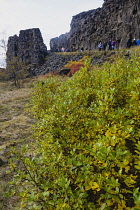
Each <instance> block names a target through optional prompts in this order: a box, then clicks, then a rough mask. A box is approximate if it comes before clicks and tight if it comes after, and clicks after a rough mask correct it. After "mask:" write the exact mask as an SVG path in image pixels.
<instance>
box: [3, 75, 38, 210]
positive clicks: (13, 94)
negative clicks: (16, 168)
mask: <svg viewBox="0 0 140 210" xmlns="http://www.w3.org/2000/svg"><path fill="white" fill-rule="evenodd" d="M34 81H35V82H36V81H37V79H35V80H26V81H24V85H23V86H22V88H20V89H17V88H16V87H14V86H13V84H12V83H11V82H0V209H1V210H13V209H15V203H18V199H17V197H15V196H13V197H6V195H5V192H7V191H9V189H10V186H9V184H8V182H9V181H10V180H11V179H12V176H11V175H9V174H6V171H7V170H8V168H9V166H8V161H9V159H10V155H9V151H10V147H11V146H14V147H15V148H16V149H19V148H20V147H21V146H22V145H23V144H25V143H26V142H30V141H31V140H32V129H31V127H32V125H33V122H34V120H33V119H32V118H31V116H30V115H29V113H28V112H27V111H26V106H27V104H30V98H31V87H32V86H33V85H32V82H34ZM16 205H17V204H16Z"/></svg>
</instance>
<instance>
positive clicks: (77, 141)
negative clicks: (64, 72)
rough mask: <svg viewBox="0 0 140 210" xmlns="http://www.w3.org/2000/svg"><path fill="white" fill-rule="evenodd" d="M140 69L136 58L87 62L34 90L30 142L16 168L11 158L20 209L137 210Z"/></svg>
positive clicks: (20, 156) (139, 165)
mask: <svg viewBox="0 0 140 210" xmlns="http://www.w3.org/2000/svg"><path fill="white" fill-rule="evenodd" d="M139 72H140V59H139V58H138V57H135V56H133V57H132V59H131V60H125V59H123V58H118V59H117V61H116V62H114V63H112V64H109V63H105V64H104V65H103V66H102V67H98V68H97V67H92V68H91V66H90V60H89V59H88V60H86V61H85V64H84V67H82V68H81V70H80V71H79V72H77V73H76V74H75V75H74V76H73V77H72V78H67V79H66V80H65V81H62V80H61V79H60V78H55V77H52V78H48V79H46V81H45V83H44V84H42V83H39V84H38V85H37V86H36V87H35V89H34V97H33V104H34V106H33V112H34V115H35V116H36V118H37V119H38V123H37V124H36V127H35V133H34V136H35V142H34V145H32V146H31V145H27V146H26V147H25V148H23V149H22V151H21V153H20V154H18V155H17V159H18V161H21V163H22V167H21V169H18V166H15V165H12V163H11V167H13V168H14V170H16V175H15V180H14V183H15V184H16V185H18V186H20V191H19V193H18V195H19V196H20V197H21V198H22V202H21V207H20V209H24V208H25V209H26V208H28V209H39V210H40V209H48V210H72V209H77V210H81V209H83V210H96V209H97V210H98V209H100V210H104V209H105V210H112V209H114V210H115V209H116V210H117V209H119V210H123V209H125V210H130V209H131V210H138V209H140V192H139V186H140V141H139V136H140V124H139V122H140V115H139V111H140V110H139V108H140V107H139V99H140V93H139V88H140V78H139ZM30 150H33V151H32V155H30V156H29V151H30Z"/></svg>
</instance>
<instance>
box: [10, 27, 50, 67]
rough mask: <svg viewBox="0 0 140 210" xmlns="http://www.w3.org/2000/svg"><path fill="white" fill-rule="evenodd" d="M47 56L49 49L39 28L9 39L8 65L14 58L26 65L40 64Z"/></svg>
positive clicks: (25, 31) (24, 31)
mask: <svg viewBox="0 0 140 210" xmlns="http://www.w3.org/2000/svg"><path fill="white" fill-rule="evenodd" d="M46 55H47V47H46V46H45V44H44V43H43V38H42V35H41V32H40V30H39V28H33V29H27V30H21V31H20V33H19V36H17V35H14V36H11V37H9V40H8V46H7V59H6V60H7V63H9V62H10V61H11V60H12V59H13V58H14V57H17V59H18V61H21V62H24V63H25V64H40V63H42V62H43V61H44V59H45V57H46Z"/></svg>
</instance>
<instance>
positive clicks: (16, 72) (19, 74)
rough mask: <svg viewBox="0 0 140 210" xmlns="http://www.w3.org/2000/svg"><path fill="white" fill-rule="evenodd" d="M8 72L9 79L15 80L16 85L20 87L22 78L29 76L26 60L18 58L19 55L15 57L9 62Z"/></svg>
mask: <svg viewBox="0 0 140 210" xmlns="http://www.w3.org/2000/svg"><path fill="white" fill-rule="evenodd" d="M6 73H7V77H8V79H11V80H13V82H14V85H15V86H16V87H20V86H21V84H20V82H21V80H22V79H24V78H26V77H27V74H28V72H27V66H25V64H24V62H21V61H19V60H18V58H17V57H13V58H12V60H11V61H8V62H7V66H6Z"/></svg>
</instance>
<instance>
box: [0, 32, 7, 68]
mask: <svg viewBox="0 0 140 210" xmlns="http://www.w3.org/2000/svg"><path fill="white" fill-rule="evenodd" d="M7 43H8V38H7V33H6V31H3V32H1V33H0V57H1V61H0V62H1V63H0V65H1V66H2V67H6V52H7Z"/></svg>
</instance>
